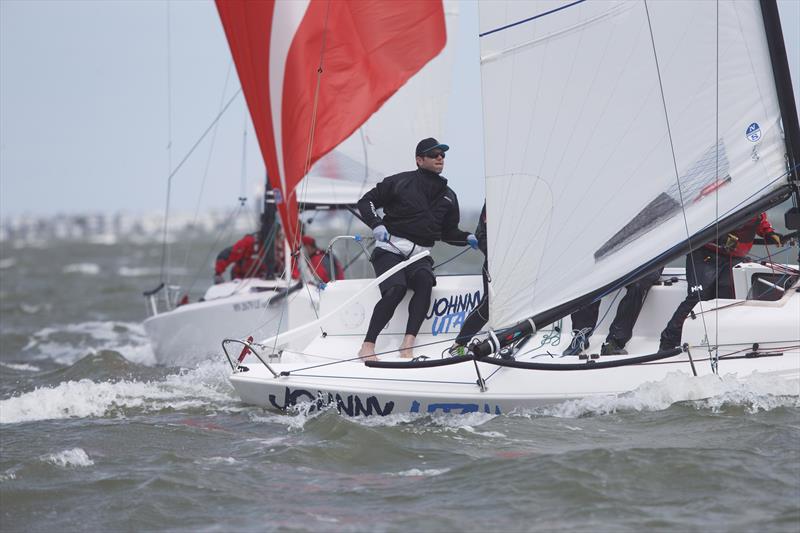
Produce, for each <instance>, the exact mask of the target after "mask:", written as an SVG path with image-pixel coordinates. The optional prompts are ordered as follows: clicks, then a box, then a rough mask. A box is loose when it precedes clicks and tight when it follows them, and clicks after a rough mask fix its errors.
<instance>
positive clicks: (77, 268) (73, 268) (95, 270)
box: [61, 263, 100, 276]
mask: <svg viewBox="0 0 800 533" xmlns="http://www.w3.org/2000/svg"><path fill="white" fill-rule="evenodd" d="M61 271H62V272H63V273H64V274H85V275H87V276H96V275H97V274H99V273H100V265H98V264H96V263H73V264H71V265H66V266H65V267H64V268H62V269H61Z"/></svg>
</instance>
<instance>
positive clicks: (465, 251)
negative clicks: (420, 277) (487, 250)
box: [433, 246, 472, 270]
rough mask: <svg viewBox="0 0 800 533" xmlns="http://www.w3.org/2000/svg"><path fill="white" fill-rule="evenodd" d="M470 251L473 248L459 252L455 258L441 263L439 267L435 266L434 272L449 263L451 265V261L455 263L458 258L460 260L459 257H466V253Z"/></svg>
mask: <svg viewBox="0 0 800 533" xmlns="http://www.w3.org/2000/svg"><path fill="white" fill-rule="evenodd" d="M470 250H472V248H470V247H469V246H467V249H466V250H461V251H460V252H458V253H457V254H456V255H454V256H453V257H451V258H450V259H448V260H447V261H444V262H443V263H439V264H438V265H434V266H433V270H436V269H437V268H439V267H440V266H444V265H446V264H447V263H449V262H450V261H455V260H456V259H458V258H459V257H461V256H462V255H464V254H465V253H467V252H469V251H470Z"/></svg>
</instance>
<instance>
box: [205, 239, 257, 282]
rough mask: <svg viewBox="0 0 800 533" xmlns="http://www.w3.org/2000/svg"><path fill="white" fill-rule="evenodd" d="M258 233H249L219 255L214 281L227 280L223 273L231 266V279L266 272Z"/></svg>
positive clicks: (215, 266)
mask: <svg viewBox="0 0 800 533" xmlns="http://www.w3.org/2000/svg"><path fill="white" fill-rule="evenodd" d="M257 237H258V234H257V233H248V234H247V235H245V236H244V237H242V238H241V239H239V240H238V241H236V243H234V245H233V246H228V247H227V248H225V249H224V250H222V251H221V252H220V253H219V254H218V255H217V262H216V264H215V265H214V283H222V282H224V281H225V278H224V277H223V274H224V273H225V270H226V269H227V268H228V267H229V266H230V265H233V268H231V279H242V278H258V277H262V276H263V275H264V274H265V273H266V265H265V264H264V254H263V251H262V250H261V249H260V248H261V247H260V246H259V243H258V240H257Z"/></svg>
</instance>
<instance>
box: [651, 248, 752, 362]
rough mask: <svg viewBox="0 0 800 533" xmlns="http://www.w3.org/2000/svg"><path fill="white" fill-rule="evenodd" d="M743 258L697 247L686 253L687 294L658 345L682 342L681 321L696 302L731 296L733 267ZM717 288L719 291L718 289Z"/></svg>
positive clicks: (663, 332)
mask: <svg viewBox="0 0 800 533" xmlns="http://www.w3.org/2000/svg"><path fill="white" fill-rule="evenodd" d="M741 262H742V258H740V257H730V256H726V255H718V254H716V253H714V252H712V251H711V250H708V249H705V248H700V249H699V250H695V251H694V252H692V253H690V254H689V255H687V256H686V283H687V292H688V295H687V296H686V299H685V300H684V301H683V302H681V304H680V305H679V306H678V308H677V309H676V310H675V314H673V315H672V318H671V319H670V320H669V322H668V323H667V327H666V328H664V331H662V332H661V346H663V347H675V346H680V344H681V334H682V333H683V322H684V321H685V320H686V317H688V316H689V313H691V311H692V309H693V308H694V306H695V305H696V304H697V302H701V301H702V302H704V301H706V300H710V299H712V298H717V297H719V298H733V297H734V291H733V272H732V271H733V267H734V266H736V265H738V264H739V263H741ZM718 289H719V294H718V293H717V290H718Z"/></svg>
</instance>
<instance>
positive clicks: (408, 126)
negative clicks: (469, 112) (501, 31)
mask: <svg viewBox="0 0 800 533" xmlns="http://www.w3.org/2000/svg"><path fill="white" fill-rule="evenodd" d="M443 3H444V15H445V24H446V27H447V44H446V45H445V47H444V49H443V50H442V51H441V53H439V55H438V56H436V57H435V58H434V59H432V60H431V61H430V62H428V64H426V65H425V66H424V67H423V68H422V69H420V71H419V72H418V73H417V74H415V75H414V76H413V77H412V78H410V79H409V80H408V81H407V82H406V84H405V85H403V87H401V88H400V89H399V90H398V91H397V92H396V93H395V94H394V95H392V97H391V98H389V100H387V101H386V102H385V103H384V104H383V106H381V108H380V109H379V110H378V111H377V112H375V113H374V114H373V115H372V116H371V117H370V118H369V119H368V120H367V121H366V122H365V123H364V124H363V125H362V126H361V128H359V129H358V130H357V131H356V132H354V133H353V134H352V135H351V136H350V137H348V138H347V139H346V140H345V141H344V142H342V144H340V145H339V146H338V147H337V148H336V151H338V152H341V153H343V154H345V155H346V156H347V157H349V158H350V159H352V160H353V161H355V162H358V163H360V164H362V165H363V167H362V168H365V167H366V168H369V173H370V176H367V178H366V180H365V181H366V182H367V183H366V184H365V188H364V192H366V191H367V190H368V189H370V188H371V187H372V185H373V184H374V183H376V182H377V181H380V180H381V179H382V178H384V177H386V176H390V175H392V174H396V173H397V172H402V171H404V170H408V169H410V168H414V148H415V147H416V145H417V142H419V141H420V140H421V139H424V138H425V137H436V138H439V139H440V140H441V141H442V142H447V141H446V140H445V139H443V138H442V137H443V135H444V130H445V118H446V116H447V112H448V102H449V101H450V95H451V93H452V91H453V87H452V80H453V64H454V62H455V56H456V55H457V54H458V53H459V52H458V49H457V47H456V46H455V45H456V43H457V40H458V39H457V37H458V26H459V6H458V2H455V1H453V0H446V1H445V2H443ZM476 105H477V104H476ZM318 164H324V163H323V161H320V162H319V163H318ZM373 174H374V175H375V176H377V179H375V178H374V177H373V176H372V175H373ZM332 177H338V176H332ZM348 178H349V179H352V180H357V181H362V180H364V178H365V173H364V172H362V173H361V174H359V175H353V176H348Z"/></svg>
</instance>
